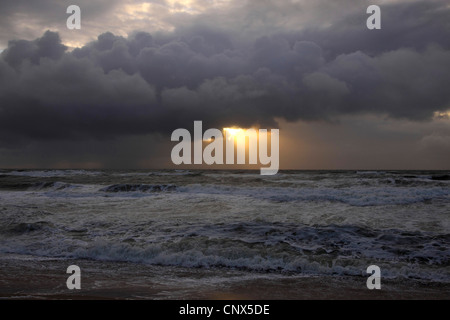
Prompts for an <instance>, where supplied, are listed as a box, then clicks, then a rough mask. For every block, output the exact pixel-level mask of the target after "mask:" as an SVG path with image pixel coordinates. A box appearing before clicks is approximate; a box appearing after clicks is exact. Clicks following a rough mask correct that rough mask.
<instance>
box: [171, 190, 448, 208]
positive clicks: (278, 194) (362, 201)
mask: <svg viewBox="0 0 450 320" xmlns="http://www.w3.org/2000/svg"><path fill="white" fill-rule="evenodd" d="M178 191H180V192H187V193H195V194H221V195H236V196H247V197H253V198H258V199H262V200H267V201H272V202H280V203H283V202H302V201H329V202H342V203H346V204H348V205H351V206H358V207H365V206H382V205H403V204H412V203H420V202H426V201H431V200H442V201H449V200H450V189H449V188H446V187H426V188H423V187H408V188H399V187H389V186H385V187H353V188H307V187H302V188H291V187H239V186H221V185H188V186H183V187H180V188H178Z"/></svg>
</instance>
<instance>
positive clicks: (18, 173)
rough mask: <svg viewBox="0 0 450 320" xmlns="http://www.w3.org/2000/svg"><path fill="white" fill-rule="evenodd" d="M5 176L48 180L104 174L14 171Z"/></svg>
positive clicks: (67, 171)
mask: <svg viewBox="0 0 450 320" xmlns="http://www.w3.org/2000/svg"><path fill="white" fill-rule="evenodd" d="M3 174H4V175H9V176H23V177H37V178H47V177H67V176H96V175H100V174H102V172H100V171H90V170H14V171H7V172H3Z"/></svg>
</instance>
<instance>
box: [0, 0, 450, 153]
mask: <svg viewBox="0 0 450 320" xmlns="http://www.w3.org/2000/svg"><path fill="white" fill-rule="evenodd" d="M246 6H247V7H250V6H252V3H251V2H249V3H246ZM278 9H279V10H281V9H280V8H278ZM283 10H285V9H283ZM283 10H281V11H283ZM260 11H261V9H260ZM264 12H266V11H264ZM286 12H288V11H286ZM346 17H347V18H348V17H349V19H348V20H337V21H336V22H335V23H334V24H333V25H332V26H330V27H323V28H315V29H313V28H305V29H304V30H300V31H296V32H286V31H283V32H273V33H268V34H267V35H265V36H257V37H252V36H250V35H249V34H247V35H242V34H239V31H238V30H233V28H229V27H226V28H225V27H224V28H221V27H220V26H215V27H212V26H211V25H208V24H207V23H205V21H203V22H202V23H200V21H202V17H199V23H198V24H195V23H192V24H191V25H190V27H183V28H182V27H179V28H177V29H175V30H174V31H173V32H165V33H155V34H149V33H146V32H136V33H133V34H131V35H129V36H128V37H121V36H117V35H114V34H113V33H111V32H106V33H103V34H101V35H99V36H98V39H97V40H96V41H93V42H90V43H88V44H86V45H85V46H83V47H82V48H78V49H75V50H73V51H70V52H69V51H68V50H67V47H66V46H64V45H63V44H62V43H61V40H60V38H59V35H58V34H57V33H55V32H50V31H48V32H46V33H45V34H44V35H43V36H42V37H40V38H38V39H36V40H31V41H27V40H12V41H10V42H9V45H8V48H7V49H6V50H5V51H4V52H2V54H1V58H0V141H1V143H2V146H4V147H5V146H12V145H17V144H18V143H27V142H30V141H32V140H64V139H70V140H83V139H87V138H90V139H92V138H95V139H111V138H117V137H121V136H126V135H145V134H151V133H169V132H171V131H172V130H174V129H176V128H179V127H185V128H190V127H191V126H192V122H193V121H194V120H203V121H204V123H205V127H221V126H230V125H241V126H250V125H261V126H263V127H268V126H276V125H277V124H276V120H275V119H277V118H284V119H286V120H288V121H296V120H328V121H330V120H336V119H339V117H340V116H343V115H352V114H366V113H371V114H379V115H387V116H389V117H392V118H404V119H410V120H427V119H431V117H432V116H433V114H434V112H435V111H445V110H447V109H449V108H450V91H449V90H448V88H447V86H448V83H450V48H449V42H448V39H449V35H450V34H449V33H450V31H449V21H450V13H449V9H448V7H447V6H446V4H445V2H443V1H430V2H425V1H416V2H413V3H397V4H393V5H390V6H386V8H384V9H383V20H382V21H383V22H382V30H377V31H368V30H367V29H366V28H365V18H366V17H367V16H366V15H364V14H361V13H359V14H358V15H356V14H355V15H353V13H351V14H350V15H349V16H346ZM418 17H420V19H418Z"/></svg>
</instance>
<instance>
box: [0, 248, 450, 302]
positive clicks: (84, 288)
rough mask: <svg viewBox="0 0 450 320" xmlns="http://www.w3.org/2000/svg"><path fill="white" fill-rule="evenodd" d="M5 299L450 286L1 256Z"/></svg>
mask: <svg viewBox="0 0 450 320" xmlns="http://www.w3.org/2000/svg"><path fill="white" fill-rule="evenodd" d="M73 264H75V265H78V266H80V268H81V290H69V289H67V286H66V280H67V278H68V277H69V276H70V274H67V273H66V268H67V267H68V266H69V265H73ZM0 267H1V268H0V299H1V300H22V299H26V300H110V299H113V300H115V299H117V300H125V299H132V300H379V299H382V300H386V299H387V300H391V299H392V300H424V299H425V300H435V299H445V300H448V299H450V284H448V283H438V282H425V281H417V280H407V279H398V280H396V279H386V280H382V286H381V290H369V289H367V287H366V280H367V278H366V277H350V276H304V275H303V276H302V275H286V274H276V273H269V274H267V273H254V272H247V271H240V270H233V269H218V268H211V269H195V268H184V267H166V266H151V265H141V264H135V263H128V262H109V261H97V260H67V259H47V258H37V259H32V258H31V256H18V255H2V256H0Z"/></svg>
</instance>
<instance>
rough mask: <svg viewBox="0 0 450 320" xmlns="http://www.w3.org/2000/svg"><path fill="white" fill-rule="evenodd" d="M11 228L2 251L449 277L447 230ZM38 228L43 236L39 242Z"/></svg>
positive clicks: (327, 272) (266, 226)
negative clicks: (377, 268) (372, 268)
mask: <svg viewBox="0 0 450 320" xmlns="http://www.w3.org/2000/svg"><path fill="white" fill-rule="evenodd" d="M12 230H15V232H16V233H17V235H18V236H20V238H17V239H9V241H4V242H3V244H2V246H0V251H1V252H5V253H6V252H7V253H20V254H31V255H37V256H47V257H58V258H61V257H65V258H76V259H80V258H82V259H93V260H103V261H123V262H134V263H143V264H152V265H163V266H181V267H190V268H237V269H245V270H250V271H258V272H289V273H292V272H293V273H300V274H313V275H330V274H340V275H361V274H365V268H367V266H368V265H371V264H379V265H380V266H382V268H383V274H384V275H385V276H387V275H391V276H392V277H403V276H405V277H415V278H419V279H428V280H439V281H443V282H449V283H450V273H449V272H448V270H447V266H448V265H449V264H450V235H449V234H434V233H427V232H418V231H417V232H406V231H402V230H397V229H388V230H382V229H378V230H377V229H371V228H364V227H358V226H352V225H346V226H339V225H331V226H307V225H300V226H299V225H295V224H287V223H280V224H267V223H256V222H253V223H250V222H245V223H232V224H213V225H211V224H205V225H203V226H197V227H194V226H186V229H185V230H177V232H173V233H172V232H170V231H167V230H166V231H164V232H165V235H164V236H163V237H162V236H160V237H157V236H156V235H155V234H158V233H160V232H162V231H161V228H158V227H155V229H153V230H148V236H145V237H142V234H141V233H136V234H134V235H133V234H132V233H131V231H130V229H128V232H127V234H126V236H125V235H121V233H120V232H119V233H117V236H112V235H113V234H115V232H114V230H110V229H108V230H105V232H106V234H105V235H103V236H102V235H101V234H99V230H97V229H96V230H95V232H93V233H91V232H90V230H89V228H85V229H82V230H78V229H70V230H69V231H67V232H66V233H63V234H60V233H58V232H56V231H55V230H54V228H53V226H52V225H49V224H47V223H43V222H37V223H32V224H18V225H15V226H14V227H13V228H12ZM189 230H190V232H189ZM36 231H42V232H46V236H45V237H42V238H41V240H40V241H37V238H36V237H35V236H34V234H33V232H36ZM75 233H76V234H75ZM24 235H25V236H27V235H29V240H26V239H25V238H24Z"/></svg>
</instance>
